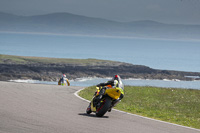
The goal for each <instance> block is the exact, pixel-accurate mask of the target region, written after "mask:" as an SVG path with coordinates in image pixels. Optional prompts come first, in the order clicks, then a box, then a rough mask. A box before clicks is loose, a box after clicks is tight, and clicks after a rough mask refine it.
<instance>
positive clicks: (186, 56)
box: [0, 32, 200, 89]
mask: <svg viewBox="0 0 200 133" xmlns="http://www.w3.org/2000/svg"><path fill="white" fill-rule="evenodd" d="M0 54H7V55H19V56H35V57H54V58H73V59H88V58H95V59H103V60H113V61H120V62H126V63H131V64H134V65H145V66H148V67H151V68H153V69H162V70H176V71H187V72H200V40H187V39H185V38H184V39H182V40H170V39H151V38H130V37H115V36H112V37H111V36H110V37H108V36H96V35H67V34H50V33H22V32H21V33H15V32H0ZM188 76H192V75H188ZM109 78H110V77H108V78H104V79H102V78H97V77H85V78H80V79H76V80H71V85H74V86H91V85H95V84H98V83H99V82H105V81H107V80H109ZM191 78H193V77H191ZM15 82H32V83H44V84H57V83H56V82H50V81H31V80H26V81H21V80H17V81H15ZM123 82H124V84H125V85H135V86H158V87H169V88H171V87H172V88H173V87H175V88H187V89H200V81H196V80H195V81H179V80H176V79H174V80H148V79H147V80H143V79H123Z"/></svg>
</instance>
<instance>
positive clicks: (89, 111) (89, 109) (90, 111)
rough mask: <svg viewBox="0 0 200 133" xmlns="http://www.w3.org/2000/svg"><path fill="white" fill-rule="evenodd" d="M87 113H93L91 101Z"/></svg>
mask: <svg viewBox="0 0 200 133" xmlns="http://www.w3.org/2000/svg"><path fill="white" fill-rule="evenodd" d="M86 113H87V114H90V113H92V110H91V103H90V105H89V106H88V107H87V109H86Z"/></svg>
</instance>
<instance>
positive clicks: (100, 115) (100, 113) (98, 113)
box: [96, 97, 112, 117]
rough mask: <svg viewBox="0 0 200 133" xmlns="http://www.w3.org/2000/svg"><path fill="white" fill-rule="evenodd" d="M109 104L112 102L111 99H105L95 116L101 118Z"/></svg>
mask: <svg viewBox="0 0 200 133" xmlns="http://www.w3.org/2000/svg"><path fill="white" fill-rule="evenodd" d="M111 102H112V101H111V99H110V98H109V97H106V98H105V99H104V101H103V102H102V103H101V105H100V107H99V108H97V111H96V116H97V117H102V116H103V115H104V114H105V113H106V112H107V111H108V109H109V108H110V106H111Z"/></svg>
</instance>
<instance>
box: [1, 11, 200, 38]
mask: <svg viewBox="0 0 200 133" xmlns="http://www.w3.org/2000/svg"><path fill="white" fill-rule="evenodd" d="M0 32H28V33H30V32H34V33H55V34H73V35H74V34H79V35H80V34H81V35H98V36H118V37H141V38H165V39H197V40H199V38H200V25H183V24H164V23H160V22H156V21H151V20H141V21H133V22H117V21H111V20H106V19H101V18H92V17H86V16H81V15H76V14H70V13H52V14H44V15H36V16H18V15H13V14H8V13H3V12H0Z"/></svg>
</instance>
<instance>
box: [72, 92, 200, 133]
mask: <svg viewBox="0 0 200 133" xmlns="http://www.w3.org/2000/svg"><path fill="white" fill-rule="evenodd" d="M83 89H85V88H83ZM83 89H80V90H78V91H76V92H75V93H74V95H75V96H76V97H78V98H80V99H81V100H83V101H86V102H90V101H89V100H86V99H84V98H82V97H80V96H79V95H78V93H79V92H80V91H82V90H83ZM113 110H115V111H117V112H121V113H124V114H128V115H133V116H136V117H140V118H144V119H148V120H153V121H157V122H161V123H166V124H170V125H174V126H179V127H184V128H188V129H192V130H196V131H200V129H196V128H192V127H187V126H182V125H178V124H175V123H170V122H166V121H162V120H156V119H153V118H149V117H145V116H141V115H136V114H131V113H128V112H125V111H121V110H117V109H113Z"/></svg>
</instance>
